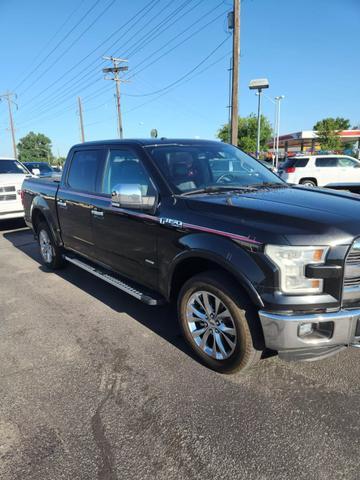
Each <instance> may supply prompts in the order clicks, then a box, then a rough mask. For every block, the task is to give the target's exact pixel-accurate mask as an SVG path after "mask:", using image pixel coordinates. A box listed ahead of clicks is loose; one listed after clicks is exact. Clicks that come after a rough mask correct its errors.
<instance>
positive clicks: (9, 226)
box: [0, 218, 28, 232]
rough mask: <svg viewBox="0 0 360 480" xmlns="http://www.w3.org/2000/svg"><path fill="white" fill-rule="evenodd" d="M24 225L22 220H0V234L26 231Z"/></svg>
mask: <svg viewBox="0 0 360 480" xmlns="http://www.w3.org/2000/svg"><path fill="white" fill-rule="evenodd" d="M27 228H28V227H27V226H26V223H25V221H24V219H22V218H16V219H13V220H1V222H0V232H5V231H8V230H19V229H27Z"/></svg>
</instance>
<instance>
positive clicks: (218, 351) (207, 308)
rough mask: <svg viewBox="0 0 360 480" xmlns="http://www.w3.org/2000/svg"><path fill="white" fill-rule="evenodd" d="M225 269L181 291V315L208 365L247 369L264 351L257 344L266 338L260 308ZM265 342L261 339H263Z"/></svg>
mask: <svg viewBox="0 0 360 480" xmlns="http://www.w3.org/2000/svg"><path fill="white" fill-rule="evenodd" d="M239 290H240V289H234V287H233V282H231V279H230V278H229V277H228V276H227V275H225V274H223V273H222V272H221V271H212V272H206V273H203V274H199V275H196V276H194V277H192V278H191V279H190V280H188V281H187V282H186V283H185V284H184V286H183V288H182V289H181V292H180V294H179V300H178V316H179V322H180V326H181V329H182V332H183V335H184V337H185V339H186V341H187V343H188V344H189V346H190V347H191V348H192V350H193V351H194V352H195V353H196V354H197V356H198V357H199V358H200V359H201V360H202V362H203V363H204V364H205V365H207V366H208V367H210V368H212V369H213V370H216V371H218V372H221V373H230V372H234V371H238V370H241V371H244V370H246V369H248V368H250V367H251V366H253V365H254V364H255V363H256V362H257V361H258V360H259V359H260V358H261V354H262V348H261V347H260V348H259V344H258V345H257V348H255V347H254V339H255V337H256V338H257V339H259V338H260V337H262V333H261V328H260V323H259V320H258V318H257V314H256V310H255V309H254V307H253V305H251V303H250V302H249V299H248V298H247V297H246V295H245V294H242V293H241V292H240V291H239ZM260 343H261V342H260Z"/></svg>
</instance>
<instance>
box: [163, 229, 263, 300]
mask: <svg viewBox="0 0 360 480" xmlns="http://www.w3.org/2000/svg"><path fill="white" fill-rule="evenodd" d="M178 242H179V244H180V245H181V251H180V253H178V254H177V255H176V257H175V258H174V259H173V261H172V262H171V265H170V268H169V272H168V279H169V282H168V288H169V292H168V294H169V296H170V289H171V285H172V281H173V276H174V273H175V271H176V269H177V268H178V267H179V265H181V263H182V262H184V261H185V260H188V259H191V258H194V259H195V258H203V259H206V260H209V261H211V262H214V263H216V264H217V265H219V267H221V268H223V269H224V270H226V271H228V272H229V273H231V274H232V275H233V276H234V277H235V278H237V280H238V281H239V283H240V284H241V285H242V286H243V288H244V289H245V290H246V292H247V293H248V295H249V296H250V298H251V300H252V301H253V303H254V304H255V305H257V306H259V307H263V306H264V304H263V301H262V299H261V297H260V295H259V293H258V290H257V286H258V285H259V284H261V283H262V282H263V281H264V279H265V275H264V272H263V271H262V270H261V268H260V267H259V265H258V264H257V263H256V262H255V260H254V257H253V254H252V252H251V251H250V250H247V249H246V248H245V247H242V246H240V245H238V244H237V243H235V242H234V241H233V240H229V239H227V238H221V237H216V236H214V235H211V234H204V233H199V234H190V235H186V236H184V237H182V238H180V239H179V240H178Z"/></svg>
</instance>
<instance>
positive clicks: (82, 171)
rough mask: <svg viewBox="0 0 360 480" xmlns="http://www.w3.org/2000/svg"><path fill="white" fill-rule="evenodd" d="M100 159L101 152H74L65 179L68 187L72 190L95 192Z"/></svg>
mask: <svg viewBox="0 0 360 480" xmlns="http://www.w3.org/2000/svg"><path fill="white" fill-rule="evenodd" d="M101 157H102V151H101V150H79V151H78V152H75V153H74V155H73V158H72V161H71V165H70V172H69V175H68V179H67V183H68V185H69V186H70V187H71V188H73V189H74V190H82V191H85V192H95V191H96V178H97V173H98V169H99V165H100V162H101Z"/></svg>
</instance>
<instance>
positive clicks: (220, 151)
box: [22, 139, 360, 372]
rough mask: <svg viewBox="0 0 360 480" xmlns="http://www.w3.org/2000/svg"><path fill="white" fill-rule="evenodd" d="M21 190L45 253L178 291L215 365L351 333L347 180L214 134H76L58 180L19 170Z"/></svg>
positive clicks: (359, 273)
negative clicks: (333, 185)
mask: <svg viewBox="0 0 360 480" xmlns="http://www.w3.org/2000/svg"><path fill="white" fill-rule="evenodd" d="M22 199H23V203H24V208H25V220H26V222H27V224H28V226H30V227H31V228H32V229H33V231H34V234H35V236H36V238H37V239H38V241H39V246H40V252H41V256H42V259H43V262H44V263H45V265H46V266H47V267H49V268H51V269H56V268H59V267H62V266H63V265H64V264H65V263H66V262H70V263H72V264H75V265H77V266H78V267H79V268H82V269H84V270H86V271H87V272H89V274H92V275H95V276H96V277H99V278H100V279H102V280H103V281H105V282H108V283H109V284H112V285H113V286H115V287H117V288H118V289H120V290H122V291H124V292H127V293H128V294H130V295H132V296H134V297H136V298H137V299H139V300H141V301H143V302H146V303H147V304H149V305H158V304H161V303H163V302H170V301H176V302H177V308H178V318H179V322H180V326H181V329H182V332H183V335H184V337H185V339H186V341H187V342H188V344H189V345H190V347H191V348H192V349H193V351H194V352H195V353H196V354H197V355H198V357H199V358H200V359H201V360H202V361H203V362H204V363H205V364H206V365H207V366H209V367H211V368H213V369H215V370H217V371H220V372H232V371H235V370H245V369H246V368H248V367H250V366H251V365H253V364H254V363H255V362H256V361H257V360H259V359H260V358H261V357H262V356H266V355H268V354H269V353H270V354H273V353H274V352H276V353H278V354H279V356H280V357H281V358H284V359H288V360H313V359H319V358H324V357H326V356H328V355H331V354H334V353H335V352H338V351H339V350H341V349H343V348H345V347H349V346H354V347H360V320H359V319H360V201H359V200H358V199H357V197H356V196H355V195H353V194H351V193H344V192H336V191H332V190H322V189H319V188H309V187H304V186H291V185H288V184H286V183H285V182H284V181H283V180H281V179H280V178H279V177H278V176H276V175H275V174H274V173H272V172H271V171H270V170H269V169H267V168H266V167H264V166H263V165H262V164H261V163H259V162H258V161H256V160H255V159H253V158H251V157H249V156H248V155H246V154H245V153H244V152H242V151H241V150H239V149H237V148H235V147H233V146H231V145H227V144H224V143H220V142H214V141H200V140H178V139H174V140H170V139H161V140H159V139H153V140H122V141H121V140H112V141H101V142H88V143H83V144H80V145H75V146H74V147H72V148H71V150H70V152H69V154H68V157H67V160H66V164H65V167H64V170H63V174H62V178H61V180H58V179H54V178H49V179H41V178H38V179H36V178H29V179H26V180H25V181H24V184H23V187H22ZM154 321H156V318H154Z"/></svg>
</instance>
